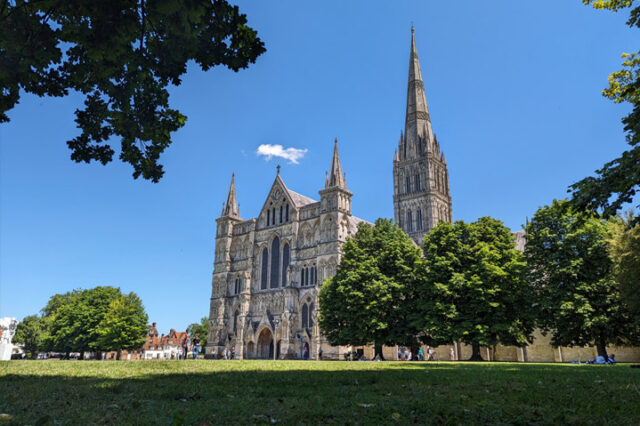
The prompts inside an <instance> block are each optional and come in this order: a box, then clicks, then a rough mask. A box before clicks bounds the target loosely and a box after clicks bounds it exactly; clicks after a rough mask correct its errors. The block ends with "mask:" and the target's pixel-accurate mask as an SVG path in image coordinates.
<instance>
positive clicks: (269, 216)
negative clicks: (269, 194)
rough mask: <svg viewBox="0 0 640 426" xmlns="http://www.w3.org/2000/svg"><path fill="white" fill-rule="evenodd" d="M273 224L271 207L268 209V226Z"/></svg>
mask: <svg viewBox="0 0 640 426" xmlns="http://www.w3.org/2000/svg"><path fill="white" fill-rule="evenodd" d="M269 225H271V209H267V226H269Z"/></svg>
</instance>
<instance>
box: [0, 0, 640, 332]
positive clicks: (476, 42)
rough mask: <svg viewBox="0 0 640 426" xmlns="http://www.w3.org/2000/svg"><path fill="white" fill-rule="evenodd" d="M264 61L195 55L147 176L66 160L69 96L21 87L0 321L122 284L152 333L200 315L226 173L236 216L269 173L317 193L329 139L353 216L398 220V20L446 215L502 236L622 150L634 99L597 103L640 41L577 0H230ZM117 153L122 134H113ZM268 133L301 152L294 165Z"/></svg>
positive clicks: (7, 145) (1, 200) (5, 156)
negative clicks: (412, 63) (425, 112)
mask: <svg viewBox="0 0 640 426" xmlns="http://www.w3.org/2000/svg"><path fill="white" fill-rule="evenodd" d="M237 4H238V5H239V6H240V8H241V10H242V11H243V12H245V13H246V14H247V15H248V18H249V23H250V25H251V26H253V27H254V28H256V29H257V30H258V32H259V35H260V37H261V38H262V39H263V40H264V42H265V43H266V47H267V52H266V53H265V54H264V55H263V56H261V57H260V58H259V59H258V61H257V63H256V64H254V65H253V66H251V67H250V68H249V69H248V70H244V71H241V72H239V73H234V72H232V71H229V70H227V69H223V68H220V69H215V70H211V71H209V72H206V73H205V72H202V71H201V70H199V69H198V68H197V67H196V66H190V67H189V70H188V73H187V74H186V75H185V76H184V79H183V84H182V85H181V86H180V87H177V88H173V89H172V90H171V93H172V98H171V104H172V106H174V107H177V108H178V109H179V110H180V111H181V112H182V113H183V114H185V115H187V116H188V120H187V123H186V126H185V127H184V128H182V129H181V130H180V131H178V132H176V133H175V134H174V136H173V138H174V143H173V145H172V146H171V147H170V148H169V149H168V150H167V151H166V153H165V154H164V156H163V158H162V160H163V164H164V165H165V170H166V174H165V177H164V178H163V179H162V181H161V182H160V183H159V184H153V183H150V182H147V181H143V180H133V179H132V177H131V173H132V170H131V168H130V167H129V166H128V165H124V164H122V163H120V162H119V161H115V162H113V163H111V164H109V165H108V166H106V167H103V166H101V165H99V164H90V165H85V164H75V163H73V162H72V161H71V160H70V159H69V154H70V152H69V150H68V149H67V147H66V144H65V141H67V140H69V139H71V138H73V137H74V136H75V135H76V134H77V133H78V130H77V129H76V128H75V126H74V122H73V118H74V116H73V112H74V110H75V109H76V108H78V107H79V106H80V105H81V98H80V97H79V96H69V97H67V98H64V99H48V98H44V99H43V98H37V97H34V96H23V97H22V99H21V102H20V104H19V105H18V106H17V107H16V108H15V109H14V110H12V111H11V112H10V114H9V115H10V117H11V120H12V121H11V122H10V123H8V124H3V125H1V126H0V206H1V208H0V316H15V317H18V318H20V319H21V318H22V317H24V316H26V315H29V314H32V313H36V312H38V311H39V310H40V309H41V308H42V307H43V306H44V305H45V303H46V302H47V300H48V298H49V297H50V296H51V295H53V294H55V293H60V292H65V291H69V290H72V289H74V288H87V287H93V286H96V285H113V286H119V287H121V288H122V290H123V291H125V292H129V291H135V292H136V293H138V294H139V295H140V296H141V297H142V300H143V302H144V304H145V307H146V309H147V312H148V313H149V317H150V321H157V322H158V327H159V329H160V330H161V331H162V332H167V331H168V330H169V328H172V327H173V328H176V329H184V328H185V327H186V326H187V325H188V324H189V323H191V322H194V321H197V320H198V319H199V318H201V317H203V316H206V315H208V306H209V297H210V292H211V273H212V268H213V250H214V233H215V228H214V225H215V218H216V217H217V216H218V215H219V214H220V210H221V205H222V202H223V201H224V200H225V198H226V195H227V190H228V186H229V181H230V178H231V173H232V172H235V173H236V187H237V192H238V199H239V202H240V209H241V213H242V216H243V217H244V218H250V217H253V216H255V215H256V214H257V213H258V211H259V209H260V207H261V205H262V203H263V201H264V197H266V195H267V191H268V190H269V188H270V186H271V184H272V182H273V179H274V178H275V174H276V165H277V164H281V165H282V171H281V174H282V177H283V179H284V181H285V182H286V183H287V185H288V186H289V187H290V188H291V189H293V190H295V191H297V192H300V193H302V194H305V195H307V196H310V197H312V198H315V199H317V197H318V195H317V192H318V190H319V189H320V188H321V187H322V185H323V183H324V174H325V171H326V170H327V169H328V168H329V166H330V161H331V152H332V146H333V139H334V138H335V137H337V138H338V140H339V148H340V156H341V159H342V166H343V168H344V170H345V171H346V173H347V182H348V185H349V188H350V189H351V190H352V191H353V192H354V194H355V195H354V197H353V202H352V209H353V213H354V214H355V215H357V216H360V217H362V218H364V219H367V220H370V221H373V220H375V219H376V218H377V217H392V215H393V203H392V176H391V171H392V158H393V150H394V148H395V147H396V145H397V142H398V137H399V134H400V130H401V129H402V128H403V125H404V109H405V97H406V89H407V88H406V84H407V72H408V69H407V68H408V62H409V42H410V28H411V23H412V22H413V24H414V25H415V28H416V42H417V46H418V53H419V57H420V61H421V65H422V74H423V77H424V80H425V88H426V92H427V101H428V103H429V108H430V113H431V118H432V124H433V128H434V131H435V132H436V134H437V136H438V140H439V141H440V144H441V147H442V149H443V151H444V153H445V155H446V157H447V162H448V165H449V174H450V181H451V182H450V188H451V196H452V199H453V217H454V220H458V219H461V220H465V221H472V220H475V219H477V218H478V217H480V216H485V215H490V216H493V217H496V218H498V219H501V220H503V221H504V222H505V224H506V225H507V226H509V227H511V228H512V229H513V230H518V229H521V225H522V224H523V223H524V222H525V218H526V217H527V216H529V217H530V216H531V215H533V213H534V212H535V210H536V209H537V208H538V207H539V206H542V205H544V204H547V203H549V202H550V201H551V200H552V199H553V198H563V197H565V196H566V189H567V187H568V185H570V184H571V183H573V182H575V181H577V180H579V179H581V178H582V177H584V176H586V175H588V174H590V173H592V172H593V170H595V169H597V168H598V167H600V166H601V165H602V164H603V163H604V162H606V161H608V160H611V159H613V158H615V157H616V156H618V155H619V154H620V153H621V152H622V151H623V150H624V149H625V148H626V145H625V140H624V135H623V133H622V126H621V124H620V118H621V117H622V116H624V115H625V114H626V112H627V111H628V109H629V108H628V106H625V105H615V104H613V103H612V102H610V101H609V100H607V99H605V98H603V97H602V96H601V93H600V92H601V90H602V89H603V88H604V87H605V86H606V83H607V76H608V75H609V73H610V72H612V71H614V70H616V69H618V68H620V63H621V59H620V54H621V53H622V52H630V51H635V50H637V45H638V41H639V39H638V32H637V31H636V32H634V31H632V30H631V29H629V28H628V27H626V26H625V25H624V21H625V20H626V14H623V13H622V14H612V13H608V12H598V11H594V10H592V9H591V8H589V7H585V6H583V5H582V2H581V1H580V0H539V1H535V2H515V1H511V0H496V1H491V2H479V1H477V0H464V1H458V2H436V1H393V2H382V1H375V2H373V1H350V2H345V1H339V0H335V1H323V2H301V1H284V0H280V1H273V2H264V1H258V0H252V1H240V2H238V3H237ZM114 142H115V143H116V144H119V141H114ZM262 144H279V145H282V146H283V147H284V148H296V149H302V150H305V149H306V150H307V151H306V152H305V153H304V156H303V157H302V158H300V159H299V160H298V164H292V163H291V162H288V161H286V160H285V159H278V158H272V159H271V160H270V161H266V160H265V158H264V157H260V156H258V155H256V150H257V149H258V147H259V146H260V145H262Z"/></svg>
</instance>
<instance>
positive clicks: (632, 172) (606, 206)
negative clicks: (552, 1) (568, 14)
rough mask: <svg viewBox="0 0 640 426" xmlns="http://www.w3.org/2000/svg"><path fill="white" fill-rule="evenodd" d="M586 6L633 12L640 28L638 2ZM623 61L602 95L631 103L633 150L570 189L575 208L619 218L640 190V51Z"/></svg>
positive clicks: (626, 122)
mask: <svg viewBox="0 0 640 426" xmlns="http://www.w3.org/2000/svg"><path fill="white" fill-rule="evenodd" d="M583 3H584V4H591V5H592V6H593V7H594V8H596V9H608V10H611V11H613V12H617V11H619V10H623V9H630V14H629V19H628V20H627V25H628V26H630V27H632V28H640V5H639V4H638V2H637V1H636V0H583ZM622 58H623V64H622V65H623V68H622V70H620V71H616V72H614V73H612V74H611V75H610V76H609V87H608V88H606V89H605V90H603V91H602V93H603V95H604V96H606V97H608V98H609V99H611V100H613V101H614V102H616V103H622V102H628V103H630V104H631V106H632V110H631V112H630V113H629V114H628V115H627V116H625V117H624V118H623V119H622V124H623V126H624V127H623V128H624V132H625V133H626V138H627V142H628V143H629V145H630V146H631V149H629V150H628V151H625V152H623V153H622V155H621V156H620V157H619V158H616V159H614V160H612V161H610V162H608V163H606V164H605V165H604V166H602V168H601V169H599V170H596V176H589V177H586V178H584V179H582V180H581V181H579V182H576V183H574V184H573V185H571V187H570V189H569V191H570V192H571V193H572V200H571V202H572V204H573V205H574V207H576V208H578V209H580V210H583V211H589V210H594V211H595V210H599V211H601V212H602V214H603V215H604V217H610V216H613V215H615V214H616V212H618V211H619V210H620V209H621V208H623V207H624V205H625V204H627V203H630V202H632V201H633V199H634V196H635V195H636V192H637V191H638V189H640V144H639V142H640V51H639V52H635V53H623V54H622Z"/></svg>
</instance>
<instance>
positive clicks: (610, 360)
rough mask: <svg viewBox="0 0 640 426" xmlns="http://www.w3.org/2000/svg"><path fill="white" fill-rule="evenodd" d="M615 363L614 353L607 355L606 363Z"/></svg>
mask: <svg viewBox="0 0 640 426" xmlns="http://www.w3.org/2000/svg"><path fill="white" fill-rule="evenodd" d="M615 363H616V354H611V355H609V360H608V361H607V364H611V365H615Z"/></svg>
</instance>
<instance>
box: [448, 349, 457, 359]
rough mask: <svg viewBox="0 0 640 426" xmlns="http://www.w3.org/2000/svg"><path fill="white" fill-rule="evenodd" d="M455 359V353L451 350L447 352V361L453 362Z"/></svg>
mask: <svg viewBox="0 0 640 426" xmlns="http://www.w3.org/2000/svg"><path fill="white" fill-rule="evenodd" d="M455 359H456V353H455V352H454V351H453V348H451V350H450V351H449V361H454V360H455Z"/></svg>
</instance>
